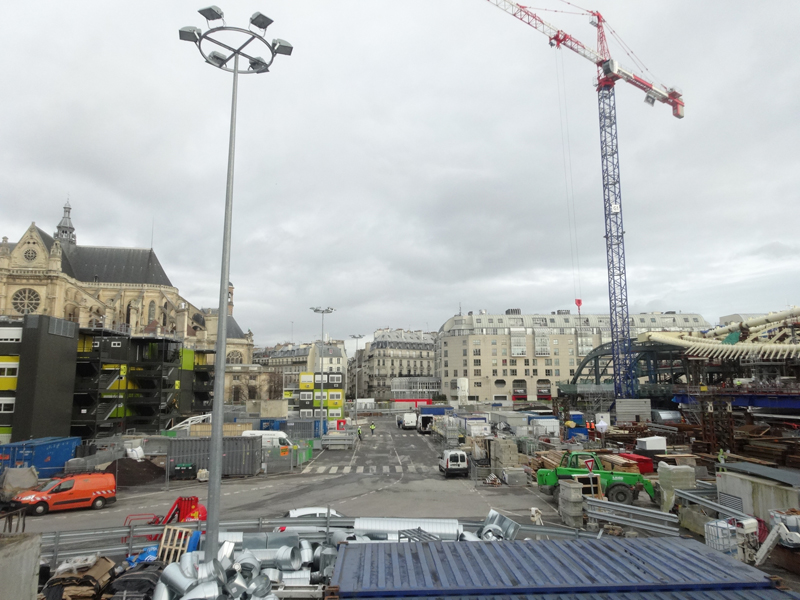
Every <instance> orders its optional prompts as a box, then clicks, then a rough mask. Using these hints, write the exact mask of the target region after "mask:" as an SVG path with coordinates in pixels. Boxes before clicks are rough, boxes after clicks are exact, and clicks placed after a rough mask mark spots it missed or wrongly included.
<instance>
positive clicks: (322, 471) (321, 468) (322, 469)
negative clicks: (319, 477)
mask: <svg viewBox="0 0 800 600" xmlns="http://www.w3.org/2000/svg"><path fill="white" fill-rule="evenodd" d="M327 468H328V467H318V468H317V473H324V472H325V469H327Z"/></svg>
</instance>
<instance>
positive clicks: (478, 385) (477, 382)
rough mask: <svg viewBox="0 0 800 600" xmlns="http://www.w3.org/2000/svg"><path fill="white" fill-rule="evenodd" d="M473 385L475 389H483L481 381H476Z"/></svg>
mask: <svg viewBox="0 0 800 600" xmlns="http://www.w3.org/2000/svg"><path fill="white" fill-rule="evenodd" d="M472 385H474V386H475V387H481V382H480V381H476V382H475V383H473V384H472Z"/></svg>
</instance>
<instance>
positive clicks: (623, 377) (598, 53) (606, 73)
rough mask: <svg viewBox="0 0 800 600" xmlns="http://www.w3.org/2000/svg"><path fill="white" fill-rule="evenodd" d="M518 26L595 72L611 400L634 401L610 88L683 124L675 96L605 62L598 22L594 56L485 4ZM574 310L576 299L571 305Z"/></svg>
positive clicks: (527, 17)
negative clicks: (621, 84) (632, 92)
mask: <svg viewBox="0 0 800 600" xmlns="http://www.w3.org/2000/svg"><path fill="white" fill-rule="evenodd" d="M488 1H489V2H491V3H492V4H494V5H495V6H497V7H499V8H501V9H502V10H504V11H505V12H507V13H508V14H510V15H511V16H513V17H516V18H517V19H519V20H520V21H522V22H523V23H526V24H527V25H530V26H531V27H533V28H534V29H536V30H537V31H539V32H541V33H543V34H545V35H546V36H547V37H548V38H549V40H550V45H551V46H553V47H556V48H560V47H562V46H564V47H566V48H569V49H570V50H572V51H573V52H575V53H576V54H579V55H580V56H582V57H584V58H586V59H588V60H590V61H592V62H593V63H594V64H595V65H596V66H597V96H598V108H599V112H600V155H601V161H602V168H603V209H604V214H605V239H606V263H607V267H608V304H609V313H610V316H611V355H612V360H613V364H614V394H615V396H616V397H617V398H634V397H635V396H636V374H635V372H634V366H635V365H634V359H635V357H634V356H633V354H632V351H631V335H630V334H631V331H630V321H629V317H628V283H627V275H626V272H625V240H624V233H625V232H624V229H623V227H622V191H621V187H620V176H619V148H618V144H617V105H616V100H615V97H614V85H615V84H616V82H617V81H619V80H622V81H626V82H627V83H630V84H631V85H634V86H636V87H637V88H639V89H640V90H642V91H643V92H645V102H647V103H648V104H650V105H651V106H652V105H654V104H655V103H656V102H657V101H658V102H661V103H663V104H668V105H669V106H671V107H672V115H673V116H675V117H677V118H679V119H682V118H683V107H684V104H683V100H682V98H681V93H680V91H678V90H677V89H674V88H670V89H667V88H663V87H661V86H659V85H655V84H653V83H650V82H649V81H646V80H645V79H642V78H641V77H639V76H638V75H636V74H634V73H633V72H632V71H630V70H628V69H625V68H623V67H621V66H620V65H619V63H617V61H616V60H613V59H612V58H611V55H610V53H609V51H608V44H607V43H606V35H605V30H604V27H603V24H604V23H605V20H604V19H603V16H602V15H601V14H600V13H599V12H596V11H587V13H588V14H589V15H591V16H592V17H593V20H592V25H594V26H595V27H597V50H593V49H591V48H588V47H587V46H585V45H584V44H582V43H581V42H580V41H578V40H576V39H575V38H574V37H572V36H571V35H569V34H568V33H565V32H563V31H561V30H560V29H558V28H556V27H553V26H552V25H550V24H549V23H547V22H546V21H543V20H542V19H541V18H540V17H539V16H537V15H536V14H534V13H533V12H531V11H530V10H528V8H526V7H524V6H521V5H519V4H517V3H516V2H509V1H508V0H488ZM575 302H576V304H577V305H578V306H579V307H580V304H581V301H580V299H576V301H575Z"/></svg>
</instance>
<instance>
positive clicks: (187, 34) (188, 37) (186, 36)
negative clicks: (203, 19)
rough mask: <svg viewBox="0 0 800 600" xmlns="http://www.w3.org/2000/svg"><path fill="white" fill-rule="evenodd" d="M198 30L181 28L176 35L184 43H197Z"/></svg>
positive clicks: (195, 28) (196, 28)
mask: <svg viewBox="0 0 800 600" xmlns="http://www.w3.org/2000/svg"><path fill="white" fill-rule="evenodd" d="M200 33H201V32H200V28H198V27H192V26H189V27H181V28H180V29H179V30H178V35H179V36H180V38H181V39H182V40H183V41H184V42H194V43H195V44H196V43H197V40H199V39H200Z"/></svg>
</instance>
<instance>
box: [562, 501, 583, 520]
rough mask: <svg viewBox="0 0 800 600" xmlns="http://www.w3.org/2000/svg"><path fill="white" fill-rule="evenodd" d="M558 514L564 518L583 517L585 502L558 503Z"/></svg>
mask: <svg viewBox="0 0 800 600" xmlns="http://www.w3.org/2000/svg"><path fill="white" fill-rule="evenodd" d="M558 513H559V514H560V515H561V516H562V517H563V516H564V515H568V516H570V517H581V518H582V517H583V502H565V501H564V500H559V501H558Z"/></svg>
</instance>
